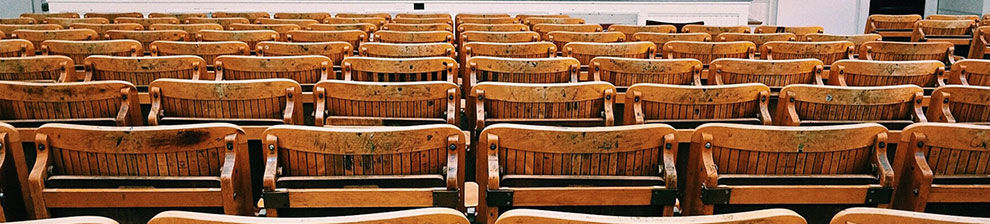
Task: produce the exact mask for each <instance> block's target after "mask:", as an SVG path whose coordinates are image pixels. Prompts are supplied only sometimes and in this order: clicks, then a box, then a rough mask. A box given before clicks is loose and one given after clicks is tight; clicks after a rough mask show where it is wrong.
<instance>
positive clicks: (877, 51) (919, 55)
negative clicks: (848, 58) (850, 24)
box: [859, 41, 955, 64]
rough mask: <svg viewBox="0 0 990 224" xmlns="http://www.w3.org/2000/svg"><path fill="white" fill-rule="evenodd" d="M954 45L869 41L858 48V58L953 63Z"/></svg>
mask: <svg viewBox="0 0 990 224" xmlns="http://www.w3.org/2000/svg"><path fill="white" fill-rule="evenodd" d="M954 51H955V46H953V45H952V44H951V43H944V42H924V43H921V42H908V43H906V42H891V41H870V42H866V43H864V44H863V46H862V47H860V48H859V59H865V60H877V61H918V60H937V61H941V62H943V63H947V64H953V63H954V62H955V59H953V58H952V57H953V52H954Z"/></svg>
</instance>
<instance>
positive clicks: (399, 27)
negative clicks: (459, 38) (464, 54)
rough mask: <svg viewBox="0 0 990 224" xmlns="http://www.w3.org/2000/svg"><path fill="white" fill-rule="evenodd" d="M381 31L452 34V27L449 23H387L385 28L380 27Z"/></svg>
mask: <svg viewBox="0 0 990 224" xmlns="http://www.w3.org/2000/svg"><path fill="white" fill-rule="evenodd" d="M382 30H392V31H448V32H453V31H454V27H453V26H451V25H450V24H449V23H389V24H385V26H383V27H382Z"/></svg>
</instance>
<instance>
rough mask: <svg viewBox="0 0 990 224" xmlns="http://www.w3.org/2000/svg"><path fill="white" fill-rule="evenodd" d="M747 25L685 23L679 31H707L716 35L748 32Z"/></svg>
mask: <svg viewBox="0 0 990 224" xmlns="http://www.w3.org/2000/svg"><path fill="white" fill-rule="evenodd" d="M749 31H750V29H749V27H748V26H706V25H694V24H691V25H685V26H684V27H681V33H707V34H708V35H712V36H713V37H717V36H718V35H719V34H722V33H749Z"/></svg>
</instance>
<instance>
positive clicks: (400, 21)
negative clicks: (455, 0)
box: [385, 18, 454, 26]
mask: <svg viewBox="0 0 990 224" xmlns="http://www.w3.org/2000/svg"><path fill="white" fill-rule="evenodd" d="M392 22H393V23H395V24H435V23H440V24H447V25H451V26H453V25H454V21H452V20H451V19H450V18H395V19H392ZM385 25H388V24H385Z"/></svg>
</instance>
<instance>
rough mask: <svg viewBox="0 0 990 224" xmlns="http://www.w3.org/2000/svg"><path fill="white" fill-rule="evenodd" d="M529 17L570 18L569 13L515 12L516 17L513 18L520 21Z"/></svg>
mask: <svg viewBox="0 0 990 224" xmlns="http://www.w3.org/2000/svg"><path fill="white" fill-rule="evenodd" d="M530 17H542V18H571V16H569V15H564V14H516V17H515V18H516V19H519V22H522V21H525V20H526V19H528V18H530Z"/></svg>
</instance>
